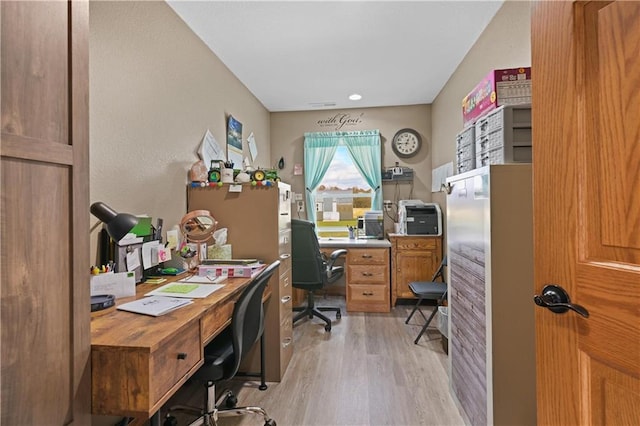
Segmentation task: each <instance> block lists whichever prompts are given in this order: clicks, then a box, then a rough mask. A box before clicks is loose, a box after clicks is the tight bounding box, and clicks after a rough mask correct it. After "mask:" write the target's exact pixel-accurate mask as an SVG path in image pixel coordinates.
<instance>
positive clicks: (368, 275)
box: [362, 272, 373, 277]
mask: <svg viewBox="0 0 640 426" xmlns="http://www.w3.org/2000/svg"><path fill="white" fill-rule="evenodd" d="M362 275H363V276H365V277H372V276H373V274H372V273H371V272H363V273H362Z"/></svg>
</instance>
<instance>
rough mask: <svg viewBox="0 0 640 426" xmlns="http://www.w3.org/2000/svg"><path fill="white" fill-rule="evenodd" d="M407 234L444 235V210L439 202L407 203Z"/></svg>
mask: <svg viewBox="0 0 640 426" xmlns="http://www.w3.org/2000/svg"><path fill="white" fill-rule="evenodd" d="M404 208H405V215H404V217H405V221H406V228H405V229H406V233H407V235H442V212H441V210H440V206H438V205H437V204H427V203H425V204H415V205H406V206H404Z"/></svg>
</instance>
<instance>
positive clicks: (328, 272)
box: [291, 219, 347, 331]
mask: <svg viewBox="0 0 640 426" xmlns="http://www.w3.org/2000/svg"><path fill="white" fill-rule="evenodd" d="M345 254H347V251H346V250H345V249H339V250H335V251H333V252H332V253H331V256H330V257H329V259H326V258H325V256H324V255H323V254H322V251H320V244H319V243H318V236H317V235H316V232H315V224H314V223H313V222H309V221H306V220H300V219H292V220H291V275H292V285H293V287H294V288H299V289H302V290H305V291H306V292H307V306H304V307H295V308H293V310H294V311H295V312H299V313H298V314H297V315H296V316H295V317H294V318H293V322H294V323H295V322H296V321H298V320H299V319H301V318H304V317H307V316H308V317H309V318H310V319H311V318H313V317H314V316H316V317H318V318H320V319H321V320H323V321H324V322H325V323H326V325H325V326H324V329H325V330H326V331H331V320H330V319H329V318H327V317H326V316H325V315H323V314H321V313H320V312H321V311H322V312H326V311H335V313H336V318H337V319H340V318H341V317H342V314H341V313H340V308H334V307H317V306H315V301H314V294H313V292H314V291H315V290H320V289H322V288H324V287H325V286H326V285H328V284H331V283H333V282H335V281H336V280H337V279H338V278H340V277H341V276H342V275H344V266H335V265H334V262H335V261H336V259H338V258H339V257H340V256H343V255H345Z"/></svg>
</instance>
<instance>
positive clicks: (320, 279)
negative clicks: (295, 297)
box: [291, 219, 327, 287]
mask: <svg viewBox="0 0 640 426" xmlns="http://www.w3.org/2000/svg"><path fill="white" fill-rule="evenodd" d="M326 274H327V262H326V261H325V260H324V257H323V256H322V252H321V251H320V243H318V236H317V235H316V231H315V224H314V223H313V222H309V221H307V220H301V219H291V281H292V283H293V284H294V285H296V286H299V285H308V286H319V287H321V286H322V285H323V283H324V281H325V279H326Z"/></svg>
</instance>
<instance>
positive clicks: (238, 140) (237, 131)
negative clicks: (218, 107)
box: [227, 115, 242, 168]
mask: <svg viewBox="0 0 640 426" xmlns="http://www.w3.org/2000/svg"><path fill="white" fill-rule="evenodd" d="M227 159H228V160H229V161H231V162H233V164H234V167H235V168H242V123H241V122H239V121H238V120H236V119H235V118H233V116H231V115H230V116H229V120H228V123H227Z"/></svg>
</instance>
